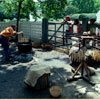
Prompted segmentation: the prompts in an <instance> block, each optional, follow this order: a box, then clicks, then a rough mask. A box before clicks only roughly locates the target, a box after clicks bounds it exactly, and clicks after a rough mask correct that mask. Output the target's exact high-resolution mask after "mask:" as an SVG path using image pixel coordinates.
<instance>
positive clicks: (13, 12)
mask: <svg viewBox="0 0 100 100" xmlns="http://www.w3.org/2000/svg"><path fill="white" fill-rule="evenodd" d="M18 5H19V0H4V2H3V7H5V8H4V9H3V12H4V14H5V15H7V16H10V17H12V18H16V17H17V14H18ZM35 5H36V4H35V2H33V0H23V3H22V7H21V12H20V14H21V17H22V18H23V17H27V18H28V17H29V14H30V13H32V15H33V16H34V18H36V17H38V14H37V13H36V12H37V11H36V6H35Z"/></svg>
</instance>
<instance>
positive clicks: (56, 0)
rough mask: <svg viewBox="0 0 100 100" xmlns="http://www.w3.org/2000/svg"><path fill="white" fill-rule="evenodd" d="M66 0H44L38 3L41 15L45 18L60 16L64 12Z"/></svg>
mask: <svg viewBox="0 0 100 100" xmlns="http://www.w3.org/2000/svg"><path fill="white" fill-rule="evenodd" d="M66 5H67V1H66V0H45V1H44V2H41V3H40V7H41V10H42V15H43V17H45V18H48V19H50V18H54V19H58V18H62V17H63V16H64V14H65V7H66Z"/></svg>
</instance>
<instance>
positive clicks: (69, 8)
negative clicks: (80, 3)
mask: <svg viewBox="0 0 100 100" xmlns="http://www.w3.org/2000/svg"><path fill="white" fill-rule="evenodd" d="M78 12H79V9H78V8H77V7H75V6H73V5H70V6H67V8H66V11H65V13H66V14H75V13H78Z"/></svg>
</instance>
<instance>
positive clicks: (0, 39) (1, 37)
mask: <svg viewBox="0 0 100 100" xmlns="http://www.w3.org/2000/svg"><path fill="white" fill-rule="evenodd" d="M15 30H16V25H11V26H10V27H7V28H5V29H4V30H3V31H1V33H0V44H2V47H3V50H4V56H5V61H10V58H11V55H10V51H9V38H10V37H11V36H15V35H17V34H22V33H23V32H22V31H21V32H16V31H15Z"/></svg>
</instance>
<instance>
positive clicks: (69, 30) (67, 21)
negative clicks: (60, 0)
mask: <svg viewBox="0 0 100 100" xmlns="http://www.w3.org/2000/svg"><path fill="white" fill-rule="evenodd" d="M62 24H65V25H66V34H65V36H66V46H67V47H68V42H69V41H68V36H69V35H71V34H72V23H71V17H70V16H67V17H66V18H65V19H64V20H63V22H62Z"/></svg>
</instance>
